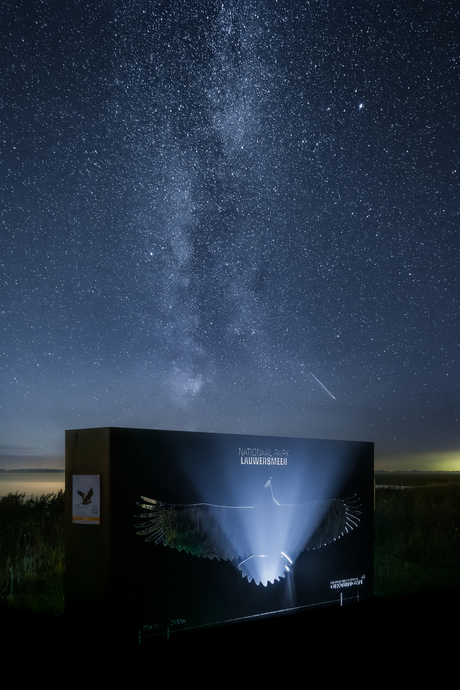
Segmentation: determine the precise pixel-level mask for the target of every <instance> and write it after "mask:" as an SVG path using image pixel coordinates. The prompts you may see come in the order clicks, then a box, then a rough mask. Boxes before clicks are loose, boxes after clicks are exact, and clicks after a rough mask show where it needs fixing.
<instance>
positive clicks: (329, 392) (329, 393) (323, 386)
mask: <svg viewBox="0 0 460 690" xmlns="http://www.w3.org/2000/svg"><path fill="white" fill-rule="evenodd" d="M310 374H311V375H312V376H313V378H314V379H315V381H318V383H319V385H320V386H321V387H322V388H324V390H325V391H326V393H327V394H328V395H330V396H331V398H332V399H333V400H335V396H334V395H332V393H331V391H328V390H327V388H326V386H325V385H323V384H322V383H321V381H320V380H319V379H317V378H316V376H315V375H314V374H312V372H311V371H310Z"/></svg>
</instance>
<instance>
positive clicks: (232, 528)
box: [134, 479, 361, 584]
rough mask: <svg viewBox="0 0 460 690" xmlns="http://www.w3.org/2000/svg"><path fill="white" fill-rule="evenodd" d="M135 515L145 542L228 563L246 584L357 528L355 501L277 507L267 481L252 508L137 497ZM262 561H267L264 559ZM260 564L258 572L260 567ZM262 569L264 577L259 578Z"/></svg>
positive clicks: (270, 577)
mask: <svg viewBox="0 0 460 690" xmlns="http://www.w3.org/2000/svg"><path fill="white" fill-rule="evenodd" d="M142 500H143V501H144V503H137V505H138V506H140V507H141V508H143V509H144V510H146V511H148V512H145V513H140V514H137V515H135V516H134V517H136V518H143V519H144V522H141V523H139V524H137V525H136V529H137V530H138V531H137V532H136V533H137V534H138V535H141V536H144V537H145V541H146V542H151V541H153V542H154V543H155V544H157V545H158V544H163V545H164V546H169V547H170V548H173V549H177V550H178V551H185V552H186V553H189V554H191V555H194V556H197V557H200V558H209V559H214V558H215V559H218V560H226V561H234V560H235V559H238V561H239V563H238V569H239V570H240V571H241V573H242V575H243V577H246V578H247V579H248V581H249V582H251V581H252V580H254V582H256V584H260V583H261V582H262V583H264V584H266V582H268V581H270V582H273V581H274V580H278V579H279V577H284V575H286V573H287V572H288V571H289V570H290V569H291V568H292V565H293V563H294V561H295V559H296V558H297V556H298V555H299V554H300V553H301V552H302V551H310V550H313V549H319V548H321V547H324V546H327V545H328V544H331V543H332V542H334V541H336V540H337V539H340V538H341V537H343V536H344V535H346V534H347V533H348V532H350V531H351V530H353V529H354V528H355V527H357V526H358V523H359V517H358V516H359V515H360V514H361V513H360V511H359V510H358V509H359V507H360V505H359V499H358V498H357V497H356V496H353V497H351V498H348V499H332V500H325V501H311V502H308V503H299V504H282V503H279V502H278V501H277V500H276V499H275V497H274V495H273V488H272V483H271V479H269V480H268V481H267V482H266V484H265V486H264V488H263V491H262V496H261V498H260V499H259V501H258V502H257V503H256V504H255V505H254V506H222V505H213V504H210V503H194V504H185V505H184V504H172V503H163V502H161V501H157V500H155V499H152V498H147V497H145V496H142ZM265 559H267V560H265ZM262 562H263V568H261V567H260V565H261V563H262ZM262 571H264V572H265V573H268V574H266V575H261V572H262Z"/></svg>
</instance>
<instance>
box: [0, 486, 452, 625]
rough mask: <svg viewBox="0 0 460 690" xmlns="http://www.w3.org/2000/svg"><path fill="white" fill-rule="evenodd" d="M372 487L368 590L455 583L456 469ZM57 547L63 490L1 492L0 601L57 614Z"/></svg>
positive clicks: (60, 589) (60, 591) (60, 551)
mask: <svg viewBox="0 0 460 690" xmlns="http://www.w3.org/2000/svg"><path fill="white" fill-rule="evenodd" d="M388 485H390V486H391V487H398V486H399V487H408V488H379V487H383V486H388ZM376 487H377V488H376V505H375V513H374V569H375V587H374V589H375V594H376V595H377V596H380V597H385V596H400V595H402V596H404V595H406V594H419V593H423V592H429V591H433V590H439V589H444V588H445V589H452V588H454V589H455V588H459V589H460V534H459V532H460V473H459V474H458V475H457V474H447V473H445V474H442V473H440V474H435V473H426V474H423V473H419V472H416V473H398V472H396V473H394V474H390V473H387V472H385V473H377V474H376ZM64 552H65V528H64V492H62V491H60V492H58V493H54V494H46V495H43V496H38V497H32V498H28V499H26V498H25V495H24V494H21V493H18V492H16V493H14V494H12V493H10V494H8V495H7V496H4V497H3V498H0V607H1V608H3V609H4V610H5V609H8V610H21V611H28V612H37V613H50V614H61V613H62V612H63V610H64V586H63V579H64Z"/></svg>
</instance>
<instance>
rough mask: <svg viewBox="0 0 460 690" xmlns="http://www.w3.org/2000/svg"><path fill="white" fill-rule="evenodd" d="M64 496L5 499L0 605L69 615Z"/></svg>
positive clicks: (0, 524) (0, 504) (0, 506)
mask: <svg viewBox="0 0 460 690" xmlns="http://www.w3.org/2000/svg"><path fill="white" fill-rule="evenodd" d="M64 547H65V531H64V492H63V491H59V492H58V493H52V494H44V495H42V496H37V497H34V496H32V497H31V498H28V499H26V498H25V494H22V493H19V492H16V493H10V494H8V495H7V496H4V497H2V498H0V606H2V607H4V608H7V609H9V610H11V609H15V610H21V611H29V612H37V613H52V614H60V613H62V612H63V610H64V588H63V578H64Z"/></svg>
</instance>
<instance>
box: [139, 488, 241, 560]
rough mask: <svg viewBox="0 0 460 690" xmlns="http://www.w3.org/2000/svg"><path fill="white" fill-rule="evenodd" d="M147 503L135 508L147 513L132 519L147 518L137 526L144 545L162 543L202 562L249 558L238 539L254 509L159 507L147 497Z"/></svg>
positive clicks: (184, 506) (159, 502) (204, 504)
mask: <svg viewBox="0 0 460 690" xmlns="http://www.w3.org/2000/svg"><path fill="white" fill-rule="evenodd" d="M141 498H142V500H143V501H146V503H138V504H137V505H138V506H140V507H141V508H143V509H144V510H147V511H149V512H147V513H140V514H137V515H135V517H137V518H144V519H145V518H146V520H145V522H141V523H139V524H137V525H136V528H138V529H139V531H138V532H137V534H139V535H142V536H145V537H146V539H145V541H154V542H155V544H160V543H163V544H164V545H165V546H170V547H171V548H173V549H178V550H179V551H185V552H187V553H190V554H192V555H194V556H198V557H202V558H217V559H218V560H221V559H222V560H227V561H231V560H233V559H234V558H243V557H244V556H247V555H249V554H248V553H247V552H246V551H247V550H246V549H244V548H243V547H242V544H243V543H244V540H242V539H241V538H238V534H239V532H240V531H241V523H244V522H248V521H249V522H250V518H251V513H253V511H254V509H253V507H232V506H218V505H212V504H210V503H194V504H190V505H180V504H173V503H162V502H161V501H156V500H154V499H152V498H147V497H146V496H142V497H141Z"/></svg>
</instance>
